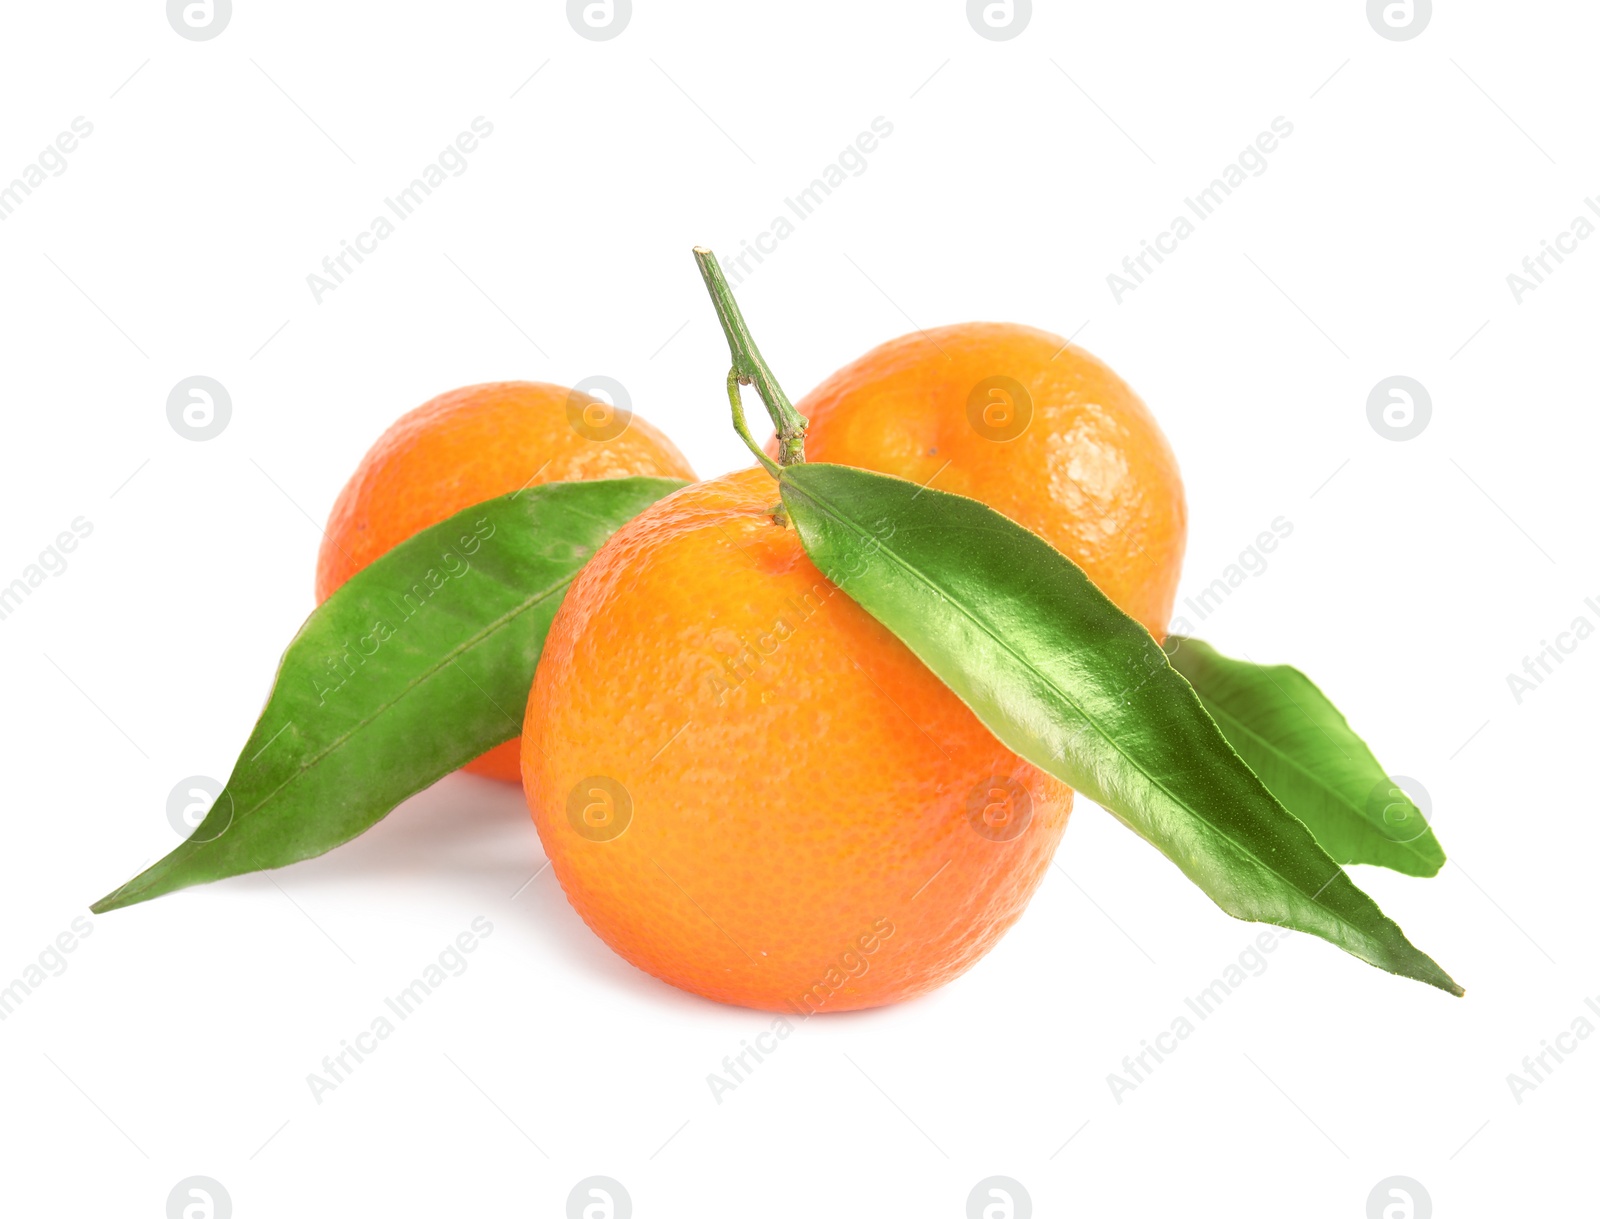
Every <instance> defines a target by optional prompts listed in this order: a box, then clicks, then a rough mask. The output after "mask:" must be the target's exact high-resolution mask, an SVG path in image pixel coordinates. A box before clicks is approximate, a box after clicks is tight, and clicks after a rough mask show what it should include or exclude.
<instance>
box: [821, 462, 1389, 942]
mask: <svg viewBox="0 0 1600 1219" xmlns="http://www.w3.org/2000/svg"><path fill="white" fill-rule="evenodd" d="M789 485H790V486H792V487H795V489H796V490H797V491H799V492H800V493H801V494H802V495H805V496H806V497H807V498H809V499H811V500H812V501H813V502H815V503H816V504H817V506H818V507H820V508H821V509H822V510H823V511H824V512H826V513H827V514H828V515H829V516H831V517H833V519H834V520H836V521H838V522H839V523H840V524H841V525H844V526H845V527H846V528H848V529H851V530H853V531H854V532H856V533H857V534H859V535H860V536H862V537H863V538H867V539H869V540H872V541H877V539H876V538H873V536H872V535H871V534H869V533H868V532H867V531H866V530H865V529H863V528H862V527H861V526H859V525H857V524H856V523H855V522H854V521H851V520H850V519H848V518H847V517H844V516H842V515H840V513H839V512H838V511H837V510H836V509H834V508H833V506H832V505H831V504H829V502H828V501H827V500H826V499H824V498H823V497H822V496H820V495H818V494H816V493H815V492H814V491H810V490H807V489H805V488H803V487H799V486H797V485H796V484H795V483H794V482H792V481H791V482H790V484H789ZM974 532H980V533H982V532H989V531H987V530H974ZM1046 544H1047V545H1048V543H1046ZM878 547H879V549H880V550H881V551H882V552H883V553H884V554H887V555H888V556H889V557H890V558H891V559H893V560H894V561H895V562H896V563H897V564H899V565H900V566H901V567H902V568H904V569H905V570H906V571H908V572H910V573H911V574H912V575H913V576H915V577H917V578H918V579H920V580H921V581H922V582H923V583H924V584H926V585H927V586H928V587H929V588H930V589H932V590H933V591H934V592H936V593H939V594H940V595H941V596H942V597H944V599H945V600H946V601H948V602H949V603H950V604H951V605H953V606H955V607H956V609H957V610H958V611H960V613H961V614H962V615H963V616H964V617H966V618H967V619H968V621H970V622H971V623H972V624H973V625H974V626H976V627H978V628H979V629H980V630H981V631H983V633H984V634H986V635H987V636H988V637H989V638H990V639H992V640H994V642H995V643H996V644H998V645H999V646H1000V647H1001V648H1002V649H1003V650H1004V651H1005V652H1007V653H1008V654H1010V655H1011V657H1012V658H1013V659H1015V660H1016V661H1017V663H1018V664H1019V665H1021V666H1022V667H1023V668H1025V669H1027V670H1028V671H1029V672H1031V673H1033V674H1034V675H1035V676H1036V677H1037V678H1038V679H1039V680H1040V681H1041V682H1043V683H1044V684H1045V685H1046V686H1047V687H1048V688H1049V689H1051V690H1053V691H1055V692H1056V694H1057V695H1059V696H1060V698H1061V699H1062V701H1063V702H1065V703H1067V704H1068V705H1069V706H1070V707H1072V709H1073V710H1074V711H1076V712H1077V713H1078V715H1079V716H1080V717H1081V718H1082V719H1083V721H1084V722H1085V723H1086V724H1088V725H1089V726H1090V727H1091V728H1093V729H1094V731H1095V732H1096V733H1097V734H1098V735H1099V736H1100V738H1101V739H1102V740H1103V741H1105V743H1106V744H1107V745H1109V746H1110V747H1111V748H1112V749H1113V750H1115V751H1116V753H1117V754H1118V755H1119V756H1121V757H1122V758H1123V759H1125V760H1126V761H1127V762H1128V764H1129V765H1131V766H1132V767H1133V768H1134V769H1135V770H1136V771H1138V772H1139V774H1141V775H1143V776H1144V778H1145V779H1146V780H1147V781H1148V782H1149V783H1150V785H1151V786H1152V787H1154V788H1156V790H1158V791H1159V792H1161V793H1162V794H1163V795H1164V796H1166V797H1167V798H1168V799H1169V800H1171V801H1172V802H1173V803H1175V804H1177V805H1178V806H1180V807H1184V808H1186V807H1188V805H1187V804H1186V803H1185V802H1184V801H1182V800H1180V799H1179V798H1178V797H1177V796H1176V795H1174V794H1173V792H1171V791H1170V790H1169V789H1168V788H1167V786H1166V784H1164V783H1163V782H1162V781H1161V780H1160V779H1158V778H1156V777H1155V776H1154V775H1152V774H1151V773H1150V772H1149V771H1148V770H1146V769H1145V767H1144V766H1142V765H1141V764H1140V763H1139V761H1138V760H1137V759H1136V758H1134V757H1132V756H1131V755H1129V753H1128V752H1127V751H1126V750H1125V749H1124V748H1123V747H1122V746H1121V745H1119V744H1118V743H1117V742H1116V741H1115V740H1114V739H1113V738H1112V737H1111V736H1110V735H1108V734H1107V732H1106V730H1105V729H1104V728H1103V727H1101V725H1100V724H1099V722H1098V721H1097V720H1096V719H1095V718H1094V717H1093V716H1091V715H1090V714H1089V713H1088V712H1087V711H1085V710H1084V709H1083V708H1082V707H1081V706H1079V705H1078V703H1077V701H1076V700H1075V699H1073V698H1072V696H1071V695H1069V694H1068V693H1067V692H1066V691H1065V690H1062V689H1061V688H1060V687H1059V686H1058V685H1057V684H1056V683H1055V681H1054V680H1052V679H1051V678H1050V677H1048V676H1047V675H1046V674H1044V673H1042V672H1040V671H1039V669H1038V668H1037V667H1036V666H1035V665H1034V664H1032V663H1031V662H1030V661H1028V660H1027V659H1026V658H1025V657H1023V656H1022V655H1020V654H1019V653H1018V652H1017V651H1016V649H1014V648H1013V647H1012V646H1011V645H1010V644H1009V643H1007V642H1006V641H1005V640H1004V639H1002V638H1001V637H1000V635H999V634H998V633H997V632H996V631H995V630H994V628H992V627H991V626H990V625H989V624H988V623H987V622H984V621H983V620H982V619H981V618H979V617H978V616H977V615H976V614H974V613H972V612H971V611H970V610H968V609H967V608H966V606H965V605H963V604H962V603H961V602H960V601H959V600H958V599H956V598H955V597H954V596H953V595H952V594H951V593H950V592H949V591H948V590H946V589H945V588H943V587H942V586H941V585H940V584H938V583H937V582H936V581H935V580H933V579H932V578H930V577H929V576H928V575H927V574H926V573H925V572H923V571H922V570H921V569H920V568H918V567H916V566H915V565H914V564H912V563H911V562H909V561H908V560H907V559H905V558H903V557H902V556H901V555H899V554H897V553H895V551H894V550H892V549H891V548H890V547H889V546H888V545H887V544H885V543H882V542H878ZM1069 561H1070V560H1069ZM1263 787H1265V784H1263ZM1268 794H1269V795H1270V794H1271V793H1268ZM1272 798H1273V799H1274V800H1276V799H1277V797H1276V796H1273V797H1272ZM1291 815H1292V814H1291ZM1201 824H1202V825H1204V826H1205V827H1206V828H1207V829H1208V830H1210V831H1211V832H1212V833H1214V834H1216V835H1217V836H1219V837H1220V838H1222V839H1223V840H1224V841H1226V842H1227V843H1228V844H1229V845H1231V846H1232V847H1233V848H1234V849H1235V850H1237V851H1240V852H1242V853H1243V854H1244V855H1246V856H1247V857H1249V858H1250V859H1252V860H1254V861H1255V862H1256V863H1257V864H1258V865H1260V867H1261V868H1262V869H1263V870H1264V871H1266V872H1269V873H1270V874H1271V875H1273V876H1276V877H1277V878H1278V879H1279V880H1281V881H1283V882H1284V883H1286V884H1289V885H1292V886H1293V887H1294V890H1295V892H1297V893H1299V894H1300V895H1301V896H1302V897H1303V898H1305V899H1306V900H1307V901H1310V902H1311V903H1312V904H1313V905H1315V906H1318V907H1319V908H1321V909H1323V910H1326V911H1327V912H1328V913H1329V914H1331V915H1332V916H1333V917H1334V918H1336V919H1337V920H1338V921H1339V922H1340V923H1341V924H1342V925H1343V926H1345V927H1348V928H1349V929H1350V930H1351V931H1354V932H1355V933H1356V934H1358V935H1360V936H1361V937H1362V938H1363V939H1366V940H1368V941H1369V942H1371V943H1374V944H1378V945H1379V946H1380V947H1382V948H1383V949H1384V956H1385V957H1386V958H1387V957H1388V949H1387V946H1386V945H1382V943H1381V941H1378V940H1376V938H1375V937H1374V936H1373V935H1372V933H1370V932H1368V931H1366V930H1364V929H1362V928H1360V927H1358V926H1356V925H1355V924H1354V923H1352V922H1351V921H1350V920H1349V919H1348V918H1347V917H1346V916H1345V915H1344V914H1342V913H1340V912H1339V911H1337V910H1335V909H1334V908H1333V907H1331V906H1328V905H1326V904H1325V903H1323V902H1322V901H1321V900H1320V897H1318V896H1313V895H1311V894H1307V893H1306V892H1305V890H1304V889H1302V888H1301V887H1300V886H1299V885H1298V884H1297V883H1296V882H1295V881H1293V880H1292V879H1290V878H1289V877H1287V876H1285V875H1283V873H1282V872H1279V871H1278V870H1277V869H1276V868H1274V867H1272V866H1271V865H1270V864H1268V863H1267V861H1266V860H1264V859H1262V858H1261V857H1260V856H1259V855H1257V854H1256V853H1255V851H1253V850H1252V849H1251V848H1250V847H1248V846H1247V845H1245V844H1244V843H1242V842H1240V841H1239V840H1238V839H1237V838H1235V837H1234V836H1233V835H1232V834H1230V833H1229V832H1228V831H1227V830H1226V829H1225V828H1223V827H1222V826H1219V825H1215V824H1213V823H1212V822H1210V821H1208V820H1205V819H1204V818H1202V819H1201ZM1309 832H1310V831H1309V830H1308V831H1307V833H1309ZM1319 849H1320V848H1319ZM1330 862H1334V861H1331V860H1330ZM1338 866H1339V865H1338V864H1337V863H1336V862H1334V867H1335V868H1338ZM1340 871H1343V869H1340ZM1324 888H1326V886H1324ZM1379 917H1381V918H1383V919H1384V921H1386V922H1387V921H1389V919H1388V916H1387V915H1384V914H1382V912H1381V911H1380V912H1379Z"/></svg>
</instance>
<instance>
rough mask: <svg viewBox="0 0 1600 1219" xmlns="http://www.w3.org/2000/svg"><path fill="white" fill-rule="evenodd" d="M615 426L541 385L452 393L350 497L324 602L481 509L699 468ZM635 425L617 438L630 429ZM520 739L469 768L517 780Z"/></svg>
mask: <svg viewBox="0 0 1600 1219" xmlns="http://www.w3.org/2000/svg"><path fill="white" fill-rule="evenodd" d="M586 410H588V411H590V412H591V416H590V418H591V419H594V418H599V419H606V418H608V417H610V412H612V407H611V405H610V404H609V403H606V402H604V401H602V400H601V399H599V398H596V397H594V396H593V395H591V394H585V393H581V392H579V391H575V390H569V389H567V388H565V387H564V386H560V385H550V384H547V383H544V382H536V381H496V382H491V383H488V384H484V385H469V386H466V387H465V388H463V389H456V390H451V391H450V392H448V393H444V394H440V395H439V396H438V397H437V398H434V399H432V400H431V401H429V402H426V403H424V404H423V405H422V406H419V407H417V409H416V410H414V411H411V412H410V413H409V414H406V415H402V416H401V417H400V418H399V419H398V420H396V421H395V423H394V424H393V425H391V426H390V427H389V429H388V430H387V431H386V432H384V434H383V435H382V436H380V437H379V438H378V440H377V443H375V444H374V445H373V446H372V448H371V449H369V450H368V451H367V454H366V456H365V457H363V458H362V459H361V464H360V465H359V466H357V467H356V472H355V473H354V474H352V475H351V476H350V481H349V482H347V483H346V484H345V486H344V490H342V491H340V492H339V498H338V499H337V500H336V501H335V502H334V505H333V511H332V512H331V513H330V514H329V516H328V528H327V529H326V531H325V532H324V534H323V542H322V549H321V551H320V552H319V554H318V556H317V601H318V603H319V604H320V603H321V602H323V601H326V600H327V599H328V597H329V596H330V595H331V594H332V593H333V590H334V589H336V588H338V587H339V586H340V585H341V584H343V583H344V582H345V581H346V580H348V579H349V578H350V577H351V576H353V575H354V574H355V573H356V572H358V571H360V570H361V569H362V568H363V567H365V566H366V565H367V564H368V563H370V562H372V560H374V559H376V558H377V557H378V556H379V555H382V554H385V553H387V552H388V551H389V550H390V549H392V548H393V547H394V546H396V545H398V544H399V543H401V542H403V541H405V540H406V539H407V538H409V537H411V536H412V535H413V534H415V533H417V532H419V531H420V530H423V529H426V528H428V526H430V525H437V524H438V523H439V522H440V521H442V520H444V519H445V518H446V517H448V516H452V515H454V514H455V513H457V512H460V511H461V510H462V509H463V508H469V507H471V506H472V505H473V504H477V503H482V502H483V501H484V500H486V499H493V498H494V497H495V496H497V495H507V494H509V493H511V492H513V491H517V490H520V489H521V488H523V487H532V486H537V485H539V484H540V483H550V482H563V481H569V480H575V479H584V478H623V477H627V476H629V475H656V476H659V477H663V478H685V479H693V478H694V471H693V470H691V469H690V468H689V463H688V462H687V461H685V460H684V458H683V454H681V453H680V452H678V450H677V447H676V446H674V445H673V443H672V441H670V440H668V439H667V438H666V437H665V436H664V435H662V434H661V433H660V432H659V431H657V430H656V429H655V428H653V427H651V426H650V425H649V424H648V423H646V422H645V421H644V420H642V419H640V418H638V417H637V416H633V417H631V418H628V419H626V420H625V421H624V420H622V419H619V418H615V417H611V418H610V422H609V425H608V426H602V427H595V426H592V424H591V423H590V422H588V421H586V420H585V417H584V412H585V411H586ZM624 422H625V426H624V427H623V429H622V430H621V431H620V433H619V434H616V435H611V433H612V432H613V431H614V429H615V428H616V426H617V424H618V423H624ZM519 758H520V752H519V749H518V745H517V742H516V741H514V740H513V741H507V742H506V743H505V744H504V745H498V746H496V747H495V748H494V749H491V750H490V751H489V752H488V753H486V754H484V755H483V756H482V757H480V758H477V759H475V760H473V761H471V762H469V763H467V766H466V769H468V770H470V771H473V772H474V773H476V774H480V775H487V776H489V777H490V778H495V779H501V780H504V781H506V782H508V783H516V782H519V781H520V779H521V773H520V769H519Z"/></svg>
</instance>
